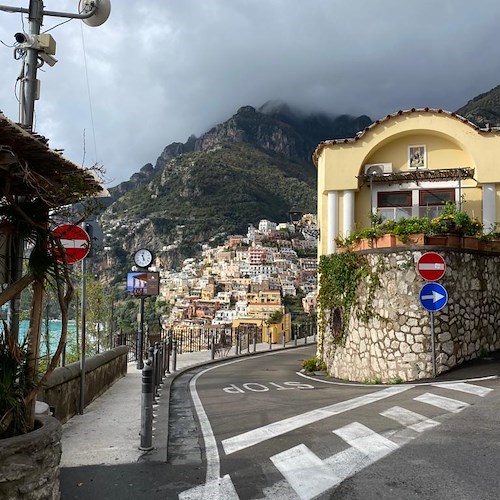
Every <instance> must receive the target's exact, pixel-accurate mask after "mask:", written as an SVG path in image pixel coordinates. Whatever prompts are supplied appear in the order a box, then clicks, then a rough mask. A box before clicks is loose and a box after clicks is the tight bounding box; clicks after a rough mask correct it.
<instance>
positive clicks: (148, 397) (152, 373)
mask: <svg viewBox="0 0 500 500" xmlns="http://www.w3.org/2000/svg"><path fill="white" fill-rule="evenodd" d="M170 355H172V371H176V369H177V341H176V340H171V339H167V340H166V341H163V342H156V344H155V345H154V347H150V348H149V350H148V359H147V360H146V361H145V363H144V368H143V369H142V387H141V432H140V436H141V444H140V446H139V449H140V450H144V451H149V450H152V449H153V405H154V404H155V402H156V397H158V396H159V389H160V386H161V384H162V383H163V378H164V376H165V374H167V373H170Z"/></svg>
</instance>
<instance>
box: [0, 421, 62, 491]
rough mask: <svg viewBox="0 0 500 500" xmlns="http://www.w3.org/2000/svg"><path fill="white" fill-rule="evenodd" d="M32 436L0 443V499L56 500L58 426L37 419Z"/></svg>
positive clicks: (59, 451) (59, 434) (57, 485)
mask: <svg viewBox="0 0 500 500" xmlns="http://www.w3.org/2000/svg"><path fill="white" fill-rule="evenodd" d="M36 423H37V428H36V429H35V430H34V431H33V432H29V433H28V434H23V435H21V436H16V437H12V438H8V439H2V440H0V498H2V499H4V498H5V499H9V500H27V499H44V500H58V499H59V498H60V494H59V461H60V459H61V424H60V423H59V422H58V421H57V420H56V419H55V418H53V417H39V418H38V419H37V422H36Z"/></svg>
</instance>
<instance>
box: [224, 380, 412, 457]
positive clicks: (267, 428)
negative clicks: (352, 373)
mask: <svg viewBox="0 0 500 500" xmlns="http://www.w3.org/2000/svg"><path fill="white" fill-rule="evenodd" d="M411 387H413V386H404V385H403V386H401V385H400V386H394V387H388V388H387V389H383V390H381V391H376V392H372V393H370V394H365V395H364V396H358V397H356V398H353V399H348V400H347V401H341V402H339V403H334V404H332V405H329V406H325V407H323V408H318V409H316V410H311V411H308V412H306V413H302V414H300V415H295V416H293V417H289V418H285V419H284V420H279V421H277V422H273V423H271V424H267V425H264V426H263V427H259V428H257V429H254V430H251V431H248V432H244V433H243V434H239V435H237V436H233V437H231V438H228V439H224V440H223V441H222V446H223V448H224V452H225V453H226V455H230V454H231V453H235V452H237V451H240V450H243V449H245V448H248V447H250V446H254V445H256V444H259V443H262V442H263V441H267V440H268V439H271V438H274V437H277V436H282V435H283V434H286V433H288V432H291V431H293V430H295V429H300V428H301V427H305V426H306V425H310V424H313V423H315V422H318V421H320V420H323V419H325V418H329V417H333V416H335V415H339V414H340V413H345V412H347V411H350V410H354V409H356V408H361V407H362V406H366V405H368V404H371V403H375V402H376V401H381V400H383V399H386V398H389V397H391V396H395V395H397V394H400V393H402V392H404V391H407V390H408V389H410V388H411Z"/></svg>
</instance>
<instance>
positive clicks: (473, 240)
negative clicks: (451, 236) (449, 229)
mask: <svg viewBox="0 0 500 500" xmlns="http://www.w3.org/2000/svg"><path fill="white" fill-rule="evenodd" d="M462 248H466V249H468V250H477V249H478V248H479V239H478V238H477V237H476V236H462Z"/></svg>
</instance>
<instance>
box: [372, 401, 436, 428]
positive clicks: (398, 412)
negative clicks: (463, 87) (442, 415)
mask: <svg viewBox="0 0 500 500" xmlns="http://www.w3.org/2000/svg"><path fill="white" fill-rule="evenodd" d="M380 415H382V416H383V417H387V418H390V419H391V420H395V421H396V422H398V423H399V424H401V425H404V426H405V427H408V428H409V429H412V430H414V431H417V432H424V431H426V430H428V429H432V427H435V426H436V425H439V422H436V421H435V420H432V419H430V418H427V417H424V416H423V415H420V414H419V413H415V412H414V411H410V410H407V409H406V408H401V407H400V406H393V407H392V408H389V409H387V410H385V411H383V412H381V413H380Z"/></svg>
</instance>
